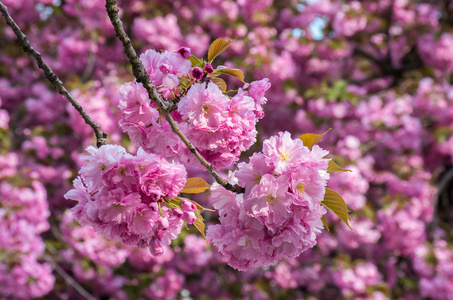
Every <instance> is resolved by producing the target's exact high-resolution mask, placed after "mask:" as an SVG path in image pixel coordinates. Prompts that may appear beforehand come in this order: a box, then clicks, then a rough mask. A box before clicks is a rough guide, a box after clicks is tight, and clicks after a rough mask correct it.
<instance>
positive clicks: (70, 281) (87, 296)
mask: <svg viewBox="0 0 453 300" xmlns="http://www.w3.org/2000/svg"><path fill="white" fill-rule="evenodd" d="M43 258H44V260H45V261H47V262H48V263H49V264H50V265H51V266H52V268H53V269H54V270H55V271H56V272H57V273H58V274H59V275H60V276H61V277H62V278H63V279H64V280H65V281H66V282H67V283H68V284H69V285H70V286H72V287H73V288H74V289H75V290H76V291H77V292H78V293H79V294H80V295H81V296H83V297H84V298H85V299H87V300H96V298H94V297H93V296H92V295H91V294H90V293H88V292H87V291H86V290H85V289H84V288H83V287H82V286H81V285H80V284H79V283H78V282H77V281H75V280H74V278H72V277H71V276H70V275H69V274H68V273H66V271H65V270H63V268H62V267H60V266H59V265H58V264H57V263H56V261H55V260H53V258H52V257H51V256H49V255H47V254H44V256H43Z"/></svg>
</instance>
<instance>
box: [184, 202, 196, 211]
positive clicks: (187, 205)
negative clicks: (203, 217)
mask: <svg viewBox="0 0 453 300" xmlns="http://www.w3.org/2000/svg"><path fill="white" fill-rule="evenodd" d="M181 208H182V210H183V211H187V212H190V211H194V210H195V209H196V208H197V207H196V206H195V204H193V202H191V201H187V200H183V201H182V202H181Z"/></svg>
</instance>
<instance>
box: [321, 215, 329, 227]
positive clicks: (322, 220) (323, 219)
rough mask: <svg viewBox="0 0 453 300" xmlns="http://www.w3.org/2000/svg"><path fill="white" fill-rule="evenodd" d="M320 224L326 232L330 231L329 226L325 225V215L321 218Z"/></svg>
mask: <svg viewBox="0 0 453 300" xmlns="http://www.w3.org/2000/svg"><path fill="white" fill-rule="evenodd" d="M321 222H322V224H323V225H324V227H326V229H327V231H330V229H329V225H328V224H327V220H326V215H324V216H322V217H321Z"/></svg>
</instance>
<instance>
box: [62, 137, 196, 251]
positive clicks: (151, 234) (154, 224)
mask: <svg viewBox="0 0 453 300" xmlns="http://www.w3.org/2000/svg"><path fill="white" fill-rule="evenodd" d="M87 151H88V152H89V153H90V155H87V156H85V157H84V159H85V160H86V162H87V164H86V165H85V166H83V167H82V168H81V169H80V176H79V177H77V178H76V179H75V180H74V189H72V190H70V191H69V192H67V193H66V195H65V198H66V199H72V200H76V201H78V202H79V203H78V204H77V205H76V206H75V207H74V208H73V209H72V210H73V213H74V216H75V218H76V219H77V221H78V222H79V223H80V224H81V225H82V226H87V225H88V226H92V227H93V228H94V230H95V231H96V232H98V233H101V234H102V235H104V236H106V237H107V238H109V239H112V240H115V241H119V242H122V243H123V244H124V245H130V246H138V247H140V248H145V247H149V249H150V252H151V253H152V254H153V255H160V254H162V252H163V247H162V245H169V244H170V243H171V240H172V239H175V238H176V237H177V236H178V234H179V233H180V232H181V227H182V225H183V221H185V222H187V223H190V224H192V223H193V222H195V220H196V216H195V213H194V210H195V205H194V204H193V203H191V202H189V201H186V200H182V203H181V205H179V206H177V205H176V206H175V205H173V206H171V207H170V205H168V201H170V200H171V199H172V198H175V197H176V196H177V195H178V194H179V192H180V191H181V190H182V188H183V187H184V185H185V183H186V176H187V173H186V170H185V168H184V166H182V165H180V164H177V163H169V162H167V161H166V160H165V159H164V158H162V157H160V156H158V155H155V154H148V153H146V152H145V151H143V150H142V149H139V150H138V152H137V156H133V155H131V154H128V153H126V150H125V149H124V148H123V147H121V146H117V145H105V146H102V147H101V148H99V149H96V148H94V147H92V146H90V147H88V148H87Z"/></svg>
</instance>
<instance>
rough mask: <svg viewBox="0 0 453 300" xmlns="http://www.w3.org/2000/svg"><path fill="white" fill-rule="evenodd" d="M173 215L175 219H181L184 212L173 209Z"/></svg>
mask: <svg viewBox="0 0 453 300" xmlns="http://www.w3.org/2000/svg"><path fill="white" fill-rule="evenodd" d="M173 214H174V215H175V217H177V218H181V217H182V215H184V212H183V211H182V210H181V209H180V208H177V207H176V208H173Z"/></svg>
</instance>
